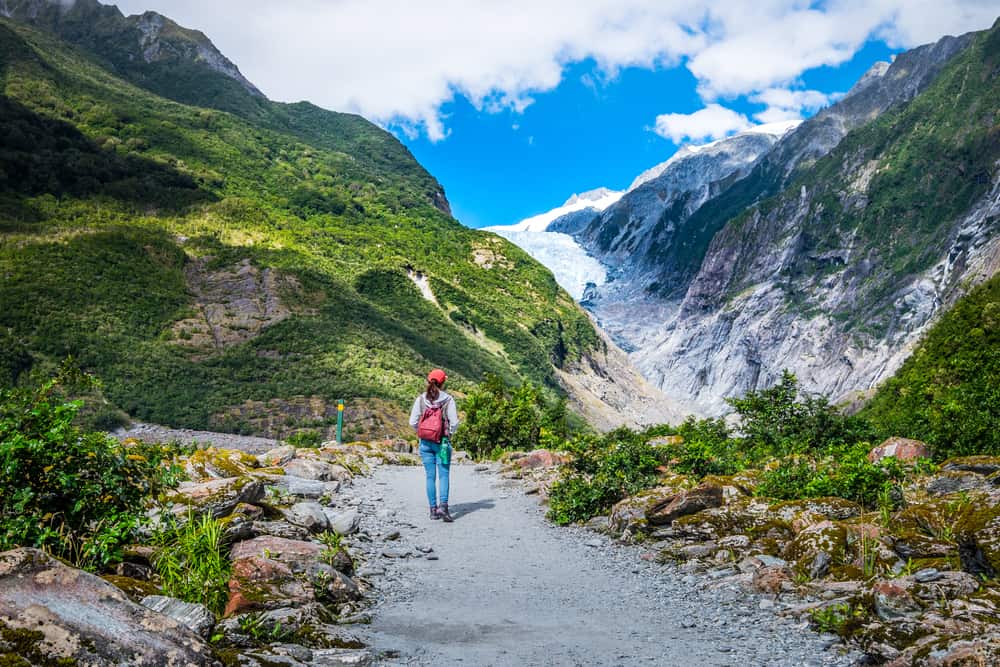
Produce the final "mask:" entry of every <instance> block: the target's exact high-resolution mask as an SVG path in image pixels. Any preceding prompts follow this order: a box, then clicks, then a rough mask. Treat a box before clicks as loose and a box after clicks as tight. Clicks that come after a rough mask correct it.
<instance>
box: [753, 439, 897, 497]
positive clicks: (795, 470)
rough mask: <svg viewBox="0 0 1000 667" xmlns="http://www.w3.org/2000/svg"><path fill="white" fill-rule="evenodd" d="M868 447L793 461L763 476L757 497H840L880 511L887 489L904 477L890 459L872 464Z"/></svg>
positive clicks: (782, 464) (789, 460)
mask: <svg viewBox="0 0 1000 667" xmlns="http://www.w3.org/2000/svg"><path fill="white" fill-rule="evenodd" d="M868 451H869V445H868V444H867V443H860V444H858V445H856V446H855V447H852V448H850V449H847V450H843V451H842V452H841V453H839V455H835V456H833V455H832V456H827V457H825V458H822V459H819V460H816V459H811V458H806V457H793V458H788V459H785V460H784V461H782V462H781V463H780V464H779V465H778V466H777V467H776V468H774V469H772V470H768V471H767V472H765V473H764V479H763V481H762V483H761V485H760V486H759V487H757V495H760V496H766V497H768V498H777V499H781V500H791V499H795V498H817V497H821V496H839V497H841V498H846V499H848V500H853V501H855V502H858V503H860V504H862V505H865V506H866V507H869V508H874V507H877V506H878V504H879V501H880V498H882V497H884V496H885V494H886V492H887V490H888V488H889V487H890V486H891V485H892V484H893V483H894V482H897V481H899V480H901V479H903V477H904V476H905V472H906V471H905V469H904V468H903V466H901V465H900V464H899V462H898V461H896V459H894V458H892V457H890V458H888V459H883V460H882V461H879V462H878V463H869V462H868V459H867V454H868Z"/></svg>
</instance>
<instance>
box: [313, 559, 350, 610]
mask: <svg viewBox="0 0 1000 667" xmlns="http://www.w3.org/2000/svg"><path fill="white" fill-rule="evenodd" d="M306 576H307V577H308V579H309V582H310V583H311V584H312V586H313V590H314V591H316V595H317V596H319V597H320V598H321V599H322V600H323V601H326V602H333V603H337V602H349V601H351V600H359V599H361V591H360V590H358V585H357V584H356V583H354V580H352V579H351V578H350V577H349V576H347V575H346V574H344V573H343V572H340V571H338V570H336V569H335V568H333V567H332V566H330V565H327V564H326V563H311V564H310V565H309V566H308V567H307V568H306Z"/></svg>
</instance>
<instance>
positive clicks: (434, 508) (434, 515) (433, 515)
mask: <svg viewBox="0 0 1000 667" xmlns="http://www.w3.org/2000/svg"><path fill="white" fill-rule="evenodd" d="M440 518H441V513H440V512H439V511H438V508H437V505H431V521H436V520H438V519H440Z"/></svg>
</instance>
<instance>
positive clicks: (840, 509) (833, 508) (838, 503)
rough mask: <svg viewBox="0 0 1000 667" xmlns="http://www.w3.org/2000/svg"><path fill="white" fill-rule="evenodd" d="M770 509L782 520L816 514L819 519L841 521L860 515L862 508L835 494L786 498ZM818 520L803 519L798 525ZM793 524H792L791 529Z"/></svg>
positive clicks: (803, 525)
mask: <svg viewBox="0 0 1000 667" xmlns="http://www.w3.org/2000/svg"><path fill="white" fill-rule="evenodd" d="M771 511H772V512H773V513H774V514H775V515H776V516H777V518H779V519H783V520H784V521H789V522H792V521H795V520H796V519H797V518H798V519H799V521H802V519H803V517H805V516H807V515H818V516H819V517H822V518H821V519H820V520H830V521H843V520H844V519H852V518H854V517H856V516H861V512H862V508H861V505H859V504H857V503H855V502H851V501H850V500H846V499H844V498H837V497H835V496H830V497H824V498H805V499H802V500H786V501H784V502H780V503H775V504H774V505H772V506H771ZM818 522H819V521H811V520H810V521H805V522H803V523H802V525H801V526H800V529H802V528H806V527H807V526H809V525H811V524H812V523H818ZM794 529H795V526H793V530H794Z"/></svg>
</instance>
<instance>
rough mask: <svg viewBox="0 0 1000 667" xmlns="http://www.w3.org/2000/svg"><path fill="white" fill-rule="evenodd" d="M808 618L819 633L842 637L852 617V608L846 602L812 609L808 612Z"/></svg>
mask: <svg viewBox="0 0 1000 667" xmlns="http://www.w3.org/2000/svg"><path fill="white" fill-rule="evenodd" d="M809 616H810V618H811V619H812V622H813V625H815V626H816V629H817V630H819V631H820V632H830V633H833V634H836V635H843V632H844V628H845V626H846V625H847V622H848V621H849V620H851V618H853V616H854V608H853V607H852V606H851V605H850V604H848V603H846V602H844V603H840V604H832V605H829V606H827V607H823V608H821V609H813V610H812V611H810V612H809Z"/></svg>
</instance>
